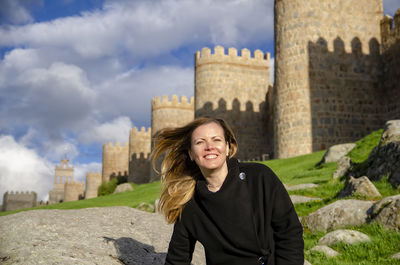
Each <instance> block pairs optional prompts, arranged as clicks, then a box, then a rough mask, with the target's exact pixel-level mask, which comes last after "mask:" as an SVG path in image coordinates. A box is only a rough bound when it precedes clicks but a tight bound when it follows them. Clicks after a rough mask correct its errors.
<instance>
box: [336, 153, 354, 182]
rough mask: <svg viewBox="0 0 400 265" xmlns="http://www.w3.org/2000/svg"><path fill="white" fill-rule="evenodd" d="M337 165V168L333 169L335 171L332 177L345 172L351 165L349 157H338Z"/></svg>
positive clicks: (337, 176)
mask: <svg viewBox="0 0 400 265" xmlns="http://www.w3.org/2000/svg"><path fill="white" fill-rule="evenodd" d="M337 166H338V167H337V169H336V170H335V172H333V179H338V178H340V177H341V176H344V175H345V174H346V172H347V171H348V170H349V168H350V166H351V163H350V157H348V156H344V157H342V158H340V159H339V161H338V162H337Z"/></svg>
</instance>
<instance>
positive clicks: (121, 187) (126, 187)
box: [114, 183, 133, 194]
mask: <svg viewBox="0 0 400 265" xmlns="http://www.w3.org/2000/svg"><path fill="white" fill-rule="evenodd" d="M131 190H133V187H132V185H131V184H130V183H122V184H119V185H118V186H117V187H116V188H115V190H114V194H117V193H121V192H126V191H131Z"/></svg>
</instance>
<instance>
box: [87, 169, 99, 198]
mask: <svg viewBox="0 0 400 265" xmlns="http://www.w3.org/2000/svg"><path fill="white" fill-rule="evenodd" d="M101 179H102V178H101V174H100V172H87V173H86V190H85V199H91V198H96V197H97V196H98V194H97V191H98V189H99V187H100V185H101Z"/></svg>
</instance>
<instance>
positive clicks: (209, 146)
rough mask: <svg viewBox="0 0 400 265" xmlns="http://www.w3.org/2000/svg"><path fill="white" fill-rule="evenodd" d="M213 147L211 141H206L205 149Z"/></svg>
mask: <svg viewBox="0 0 400 265" xmlns="http://www.w3.org/2000/svg"><path fill="white" fill-rule="evenodd" d="M213 148H214V144H213V143H212V142H208V141H207V142H206V149H207V150H210V149H213Z"/></svg>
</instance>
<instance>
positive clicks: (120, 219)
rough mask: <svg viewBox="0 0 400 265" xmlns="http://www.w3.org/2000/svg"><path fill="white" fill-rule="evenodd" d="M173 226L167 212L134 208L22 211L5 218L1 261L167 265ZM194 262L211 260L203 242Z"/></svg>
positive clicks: (0, 223) (0, 227) (2, 219)
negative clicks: (168, 221)
mask: <svg viewBox="0 0 400 265" xmlns="http://www.w3.org/2000/svg"><path fill="white" fill-rule="evenodd" d="M172 229H173V226H172V225H168V224H167V223H166V222H165V220H164V218H163V217H162V216H161V215H159V214H154V213H147V212H143V211H139V210H137V209H133V208H130V207H104V208H88V209H80V210H34V211H27V212H21V213H17V214H12V215H7V216H1V217H0V235H1V240H0V261H1V262H2V264H5V265H8V264H13V265H14V264H16V265H25V264H28V265H29V264H83V265H85V264H88V265H89V264H90V265H93V264H107V265H113V264H115V265H120V264H122V262H123V263H124V264H164V259H165V255H166V252H167V249H168V244H169V240H170V237H171V233H172ZM140 262H141V263H140ZM193 264H206V263H205V258H204V250H203V248H202V247H201V245H200V244H199V245H196V250H195V253H194V257H193Z"/></svg>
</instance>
